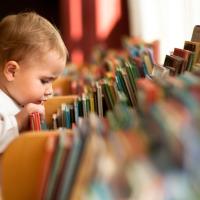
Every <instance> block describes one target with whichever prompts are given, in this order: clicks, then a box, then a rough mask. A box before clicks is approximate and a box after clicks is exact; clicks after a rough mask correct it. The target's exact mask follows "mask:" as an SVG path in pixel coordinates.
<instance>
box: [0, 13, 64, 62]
mask: <svg viewBox="0 0 200 200" xmlns="http://www.w3.org/2000/svg"><path fill="white" fill-rule="evenodd" d="M49 50H55V51H57V52H58V54H59V56H61V57H66V56H67V49H66V47H65V44H64V42H63V40H62V38H61V35H60V33H59V31H58V30H57V29H56V27H54V26H53V25H52V24H51V23H50V22H49V21H48V20H47V19H45V18H43V17H42V16H40V15H38V14H37V13H35V12H24V13H19V14H16V15H8V16H6V17H4V18H3V19H2V20H1V21H0V64H3V63H4V62H6V61H8V60H16V61H20V60H23V59H24V58H25V57H27V56H31V55H33V54H35V53H39V55H42V53H45V52H47V51H49Z"/></svg>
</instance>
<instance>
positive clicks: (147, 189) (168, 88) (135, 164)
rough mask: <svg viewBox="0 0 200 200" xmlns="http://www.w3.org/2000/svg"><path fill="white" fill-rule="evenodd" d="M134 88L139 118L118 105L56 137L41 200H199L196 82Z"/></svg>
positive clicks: (170, 80) (187, 79) (143, 83)
mask: <svg viewBox="0 0 200 200" xmlns="http://www.w3.org/2000/svg"><path fill="white" fill-rule="evenodd" d="M137 84H138V90H139V91H138V92H139V94H140V95H139V96H138V101H139V102H140V104H139V111H137V112H136V111H135V110H134V109H132V108H131V107H129V106H127V104H126V103H124V102H120V103H117V104H116V105H115V106H114V108H113V110H110V111H109V112H108V113H107V118H106V121H105V120H102V118H99V117H98V116H97V115H95V114H94V113H93V114H91V113H90V114H89V115H88V117H87V118H85V119H83V121H82V123H80V124H79V126H78V127H76V128H75V129H73V134H70V135H69V134H67V133H66V132H65V131H64V130H60V135H59V136H58V137H56V138H54V140H55V141H54V146H53V148H52V149H51V151H50V152H51V153H50V155H51V156H50V157H49V158H51V159H49V162H48V168H46V169H48V170H45V174H46V175H45V178H44V176H41V177H43V178H44V179H43V182H42V183H43V184H41V185H42V187H41V185H40V190H39V191H40V193H39V194H40V196H42V197H43V199H74V200H75V199H87V200H90V199H91V200H97V199H108V200H111V199H115V200H120V199H127V200H128V199H134V198H135V199H146V198H147V197H148V198H152V199H159V200H161V199H184V198H185V199H192V200H197V199H199V197H200V194H199V189H198V188H199V180H200V176H199V169H198V166H199V164H200V163H199V160H200V159H199V155H200V154H199V152H200V145H199V143H200V138H199V128H200V127H199V117H200V110H199V106H200V96H199V94H200V93H199V92H200V91H199V90H200V77H198V76H196V75H193V74H191V73H184V74H183V75H181V76H178V77H171V76H169V77H165V78H164V79H163V78H162V80H161V79H156V80H150V79H146V78H143V79H139V80H138V81H137ZM44 160H45V159H44ZM46 167H47V166H46ZM46 172H48V173H46ZM43 173H44V172H43Z"/></svg>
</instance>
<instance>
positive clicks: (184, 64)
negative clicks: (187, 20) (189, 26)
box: [164, 25, 200, 76]
mask: <svg viewBox="0 0 200 200" xmlns="http://www.w3.org/2000/svg"><path fill="white" fill-rule="evenodd" d="M198 29H199V26H198V25H197V26H195V27H194V29H193V34H192V38H191V41H185V42H184V47H183V49H181V48H174V51H173V52H172V53H171V55H166V57H165V60H164V67H166V68H167V69H169V70H170V74H171V75H173V76H175V75H178V74H182V73H183V72H184V71H199V69H200V66H199V63H200V40H199V37H198V33H199V30H198Z"/></svg>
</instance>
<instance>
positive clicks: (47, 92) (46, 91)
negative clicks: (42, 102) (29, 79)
mask: <svg viewBox="0 0 200 200" xmlns="http://www.w3.org/2000/svg"><path fill="white" fill-rule="evenodd" d="M52 94H53V87H52V84H51V83H50V84H48V86H47V87H46V90H45V96H50V95H52Z"/></svg>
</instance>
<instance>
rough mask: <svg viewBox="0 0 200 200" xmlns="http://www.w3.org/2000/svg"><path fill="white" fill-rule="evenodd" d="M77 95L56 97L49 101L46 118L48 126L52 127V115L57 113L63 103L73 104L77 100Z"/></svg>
mask: <svg viewBox="0 0 200 200" xmlns="http://www.w3.org/2000/svg"><path fill="white" fill-rule="evenodd" d="M77 97H78V96H77V95H68V96H55V97H52V98H50V99H48V100H47V101H46V102H45V103H44V106H45V112H46V113H45V117H46V123H47V126H51V122H52V114H53V113H56V112H57V109H58V107H59V106H60V105H61V104H62V103H67V104H73V102H74V101H75V100H76V99H77Z"/></svg>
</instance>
